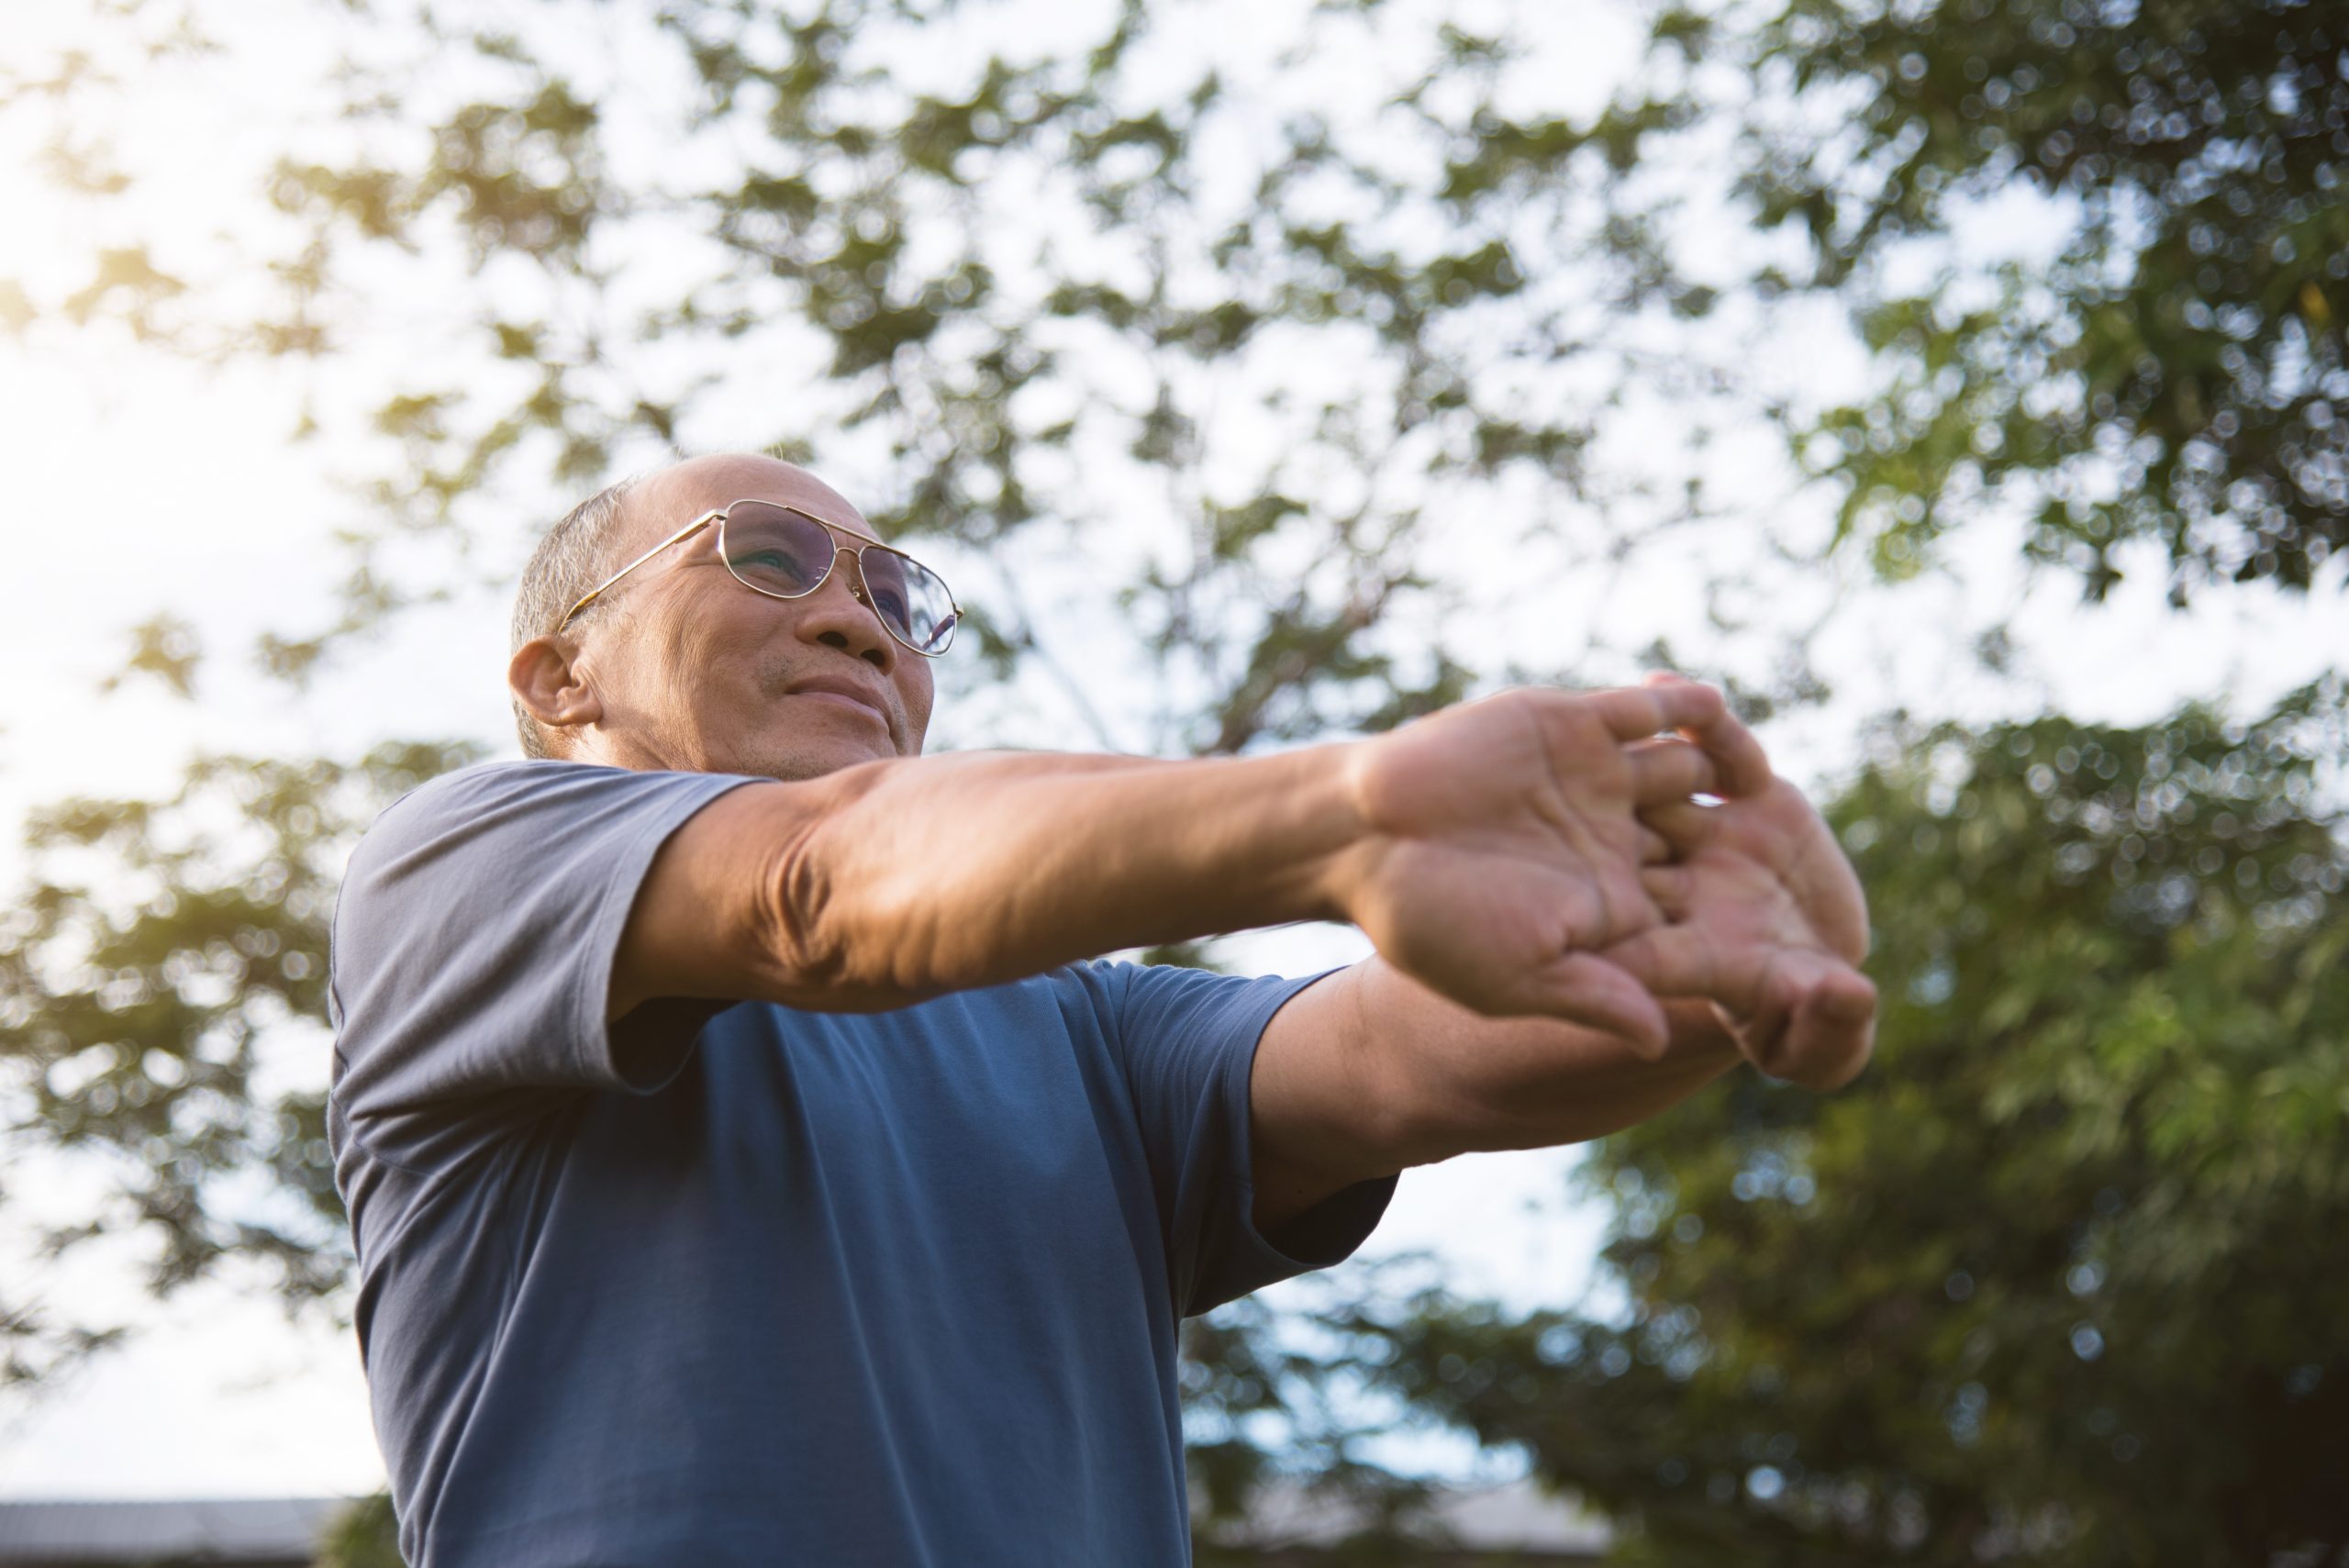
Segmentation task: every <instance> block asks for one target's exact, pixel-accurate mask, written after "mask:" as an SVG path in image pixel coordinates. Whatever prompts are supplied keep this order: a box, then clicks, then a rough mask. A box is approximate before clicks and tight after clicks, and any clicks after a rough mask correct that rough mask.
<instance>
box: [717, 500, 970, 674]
mask: <svg viewBox="0 0 2349 1568" xmlns="http://www.w3.org/2000/svg"><path fill="white" fill-rule="evenodd" d="M725 538H726V565H727V569H728V570H729V571H730V572H732V573H734V575H735V576H736V577H739V578H740V579H741V581H742V582H743V583H744V584H747V585H748V586H750V587H752V588H756V589H757V590H758V591H759V592H761V593H763V594H773V595H775V596H776V597H778V598H785V599H796V598H797V597H799V595H802V594H806V593H809V592H811V591H813V590H814V589H815V588H816V587H817V586H818V585H819V584H821V583H822V582H823V581H824V574H825V573H828V572H829V571H830V570H831V568H832V562H833V560H834V558H835V550H836V549H837V548H838V547H837V546H836V545H835V543H834V541H833V537H832V535H831V533H830V531H829V530H828V529H827V528H824V527H823V526H822V525H821V524H819V523H818V522H816V521H815V520H814V519H813V518H810V517H802V516H801V515H800V514H798V513H797V512H792V511H786V510H785V509H784V508H783V507H781V506H768V505H766V504H765V503H763V502H759V501H740V502H737V503H735V505H734V506H732V507H731V508H729V510H728V512H727V514H726V530H725ZM857 563H858V565H860V566H861V567H862V568H863V573H864V586H865V590H866V592H867V593H869V594H870V595H872V600H873V609H874V613H875V614H876V615H878V616H879V617H881V619H882V621H883V623H884V624H885V625H886V626H887V627H888V628H889V631H890V634H891V635H892V636H894V637H896V639H898V640H899V641H901V642H903V643H905V644H906V646H907V647H908V648H911V649H913V650H915V651H918V652H921V653H942V652H944V651H945V650H946V645H947V643H948V642H950V641H952V639H953V636H954V622H955V619H956V617H955V614H954V596H953V595H952V594H950V593H948V592H947V591H946V584H944V583H943V582H941V580H940V579H939V576H938V574H937V573H934V572H932V571H930V569H929V568H928V567H926V566H924V565H922V564H921V562H918V561H916V560H914V559H913V558H912V557H911V556H908V555H900V554H898V553H897V552H896V550H890V549H888V548H887V547H885V546H882V545H874V546H871V547H869V548H867V549H865V550H863V553H862V554H860V555H859V556H858V557H857Z"/></svg>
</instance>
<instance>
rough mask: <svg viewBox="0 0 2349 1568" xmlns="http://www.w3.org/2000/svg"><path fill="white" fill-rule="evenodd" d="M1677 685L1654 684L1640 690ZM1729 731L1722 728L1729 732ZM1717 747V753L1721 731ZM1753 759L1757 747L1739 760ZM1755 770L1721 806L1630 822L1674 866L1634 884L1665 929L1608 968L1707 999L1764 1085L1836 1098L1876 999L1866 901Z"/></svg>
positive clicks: (1803, 816) (1854, 879)
mask: <svg viewBox="0 0 2349 1568" xmlns="http://www.w3.org/2000/svg"><path fill="white" fill-rule="evenodd" d="M1680 684H1683V683H1679V682H1677V681H1676V680H1675V678H1674V677H1669V676H1666V677H1663V678H1661V679H1660V680H1657V681H1655V682H1654V683H1653V684H1652V685H1651V687H1650V688H1649V689H1651V690H1672V689H1675V687H1676V686H1678V685H1680ZM1731 723H1734V721H1733V720H1732V721H1731ZM1712 743H1713V745H1714V746H1715V747H1716V748H1725V747H1726V746H1727V745H1728V744H1729V743H1728V742H1727V741H1726V740H1723V739H1721V738H1720V734H1719V727H1717V732H1716V736H1715V738H1714V740H1713V742H1712ZM1759 757H1760V752H1759V749H1758V747H1757V748H1756V749H1755V750H1754V751H1753V753H1752V757H1751V759H1749V761H1752V760H1757V759H1759ZM1767 767H1768V764H1767V763H1766V762H1761V763H1760V768H1761V771H1760V772H1759V773H1756V772H1754V771H1753V769H1752V768H1751V767H1748V768H1746V769H1745V770H1744V771H1742V773H1740V775H1739V776H1737V777H1736V778H1735V779H1734V781H1733V783H1732V784H1731V785H1729V786H1726V787H1724V788H1723V789H1722V790H1721V791H1720V795H1721V803H1720V805H1718V806H1700V805H1698V804H1696V803H1695V802H1693V801H1689V800H1685V799H1684V800H1680V801H1676V802H1672V803H1669V804H1664V805H1659V806H1648V807H1645V808H1643V809H1642V812H1641V814H1640V815H1641V819H1642V821H1643V822H1645V823H1646V824H1647V825H1648V826H1649V827H1650V828H1653V829H1654V831H1655V832H1656V833H1657V834H1658V835H1659V836H1660V837H1661V838H1662V839H1663V840H1664V843H1665V844H1666V845H1667V846H1668V847H1669V850H1670V851H1671V855H1672V859H1671V861H1670V862H1668V863H1664V864H1651V865H1649V866H1647V867H1646V868H1644V870H1643V871H1642V885H1643V886H1644V888H1645V889H1646V891H1647V893H1648V895H1649V896H1650V897H1651V898H1652V899H1653V902H1654V903H1655V905H1656V906H1657V908H1658V909H1659V910H1660V911H1661V912H1662V913H1663V915H1664V918H1665V922H1666V923H1665V924H1663V925H1659V926H1655V927H1652V928H1650V929H1647V930H1645V931H1642V932H1639V933H1636V934H1634V935H1633V936H1631V937H1630V938H1628V939H1626V940H1624V941H1622V942H1620V943H1618V944H1616V945H1615V946H1613V947H1611V948H1609V950H1608V951H1607V953H1606V957H1607V958H1608V959H1609V960H1610V961H1612V962H1614V963H1616V964H1617V965H1618V966H1620V968H1621V969H1623V970H1625V971H1627V972H1628V973H1631V974H1634V975H1637V976H1638V977H1639V978H1640V979H1641V980H1642V982H1644V983H1645V984H1647V985H1648V986H1649V987H1650V989H1651V990H1652V991H1653V992H1654V993H1655V994H1656V995H1698V996H1703V997H1706V998H1708V999H1709V1000H1710V1001H1711V1002H1712V1003H1713V1004H1714V1006H1715V1010H1716V1012H1717V1013H1718V1014H1719V1015H1720V1018H1721V1021H1722V1024H1723V1026H1724V1027H1725V1028H1726V1029H1728V1030H1729V1031H1730V1033H1731V1037H1732V1038H1733V1039H1734V1040H1736V1041H1737V1043H1738V1047H1739V1049H1740V1050H1741V1051H1742V1052H1743V1053H1744V1055H1745V1056H1746V1057H1747V1059H1748V1060H1750V1061H1752V1062H1753V1063H1754V1065H1756V1066H1757V1067H1759V1068H1761V1069H1762V1070H1763V1071H1764V1072H1765V1073H1769V1074H1771V1075H1772V1076H1773V1077H1777V1078H1786V1079H1791V1080H1793V1081H1794V1082H1796V1083H1798V1084H1804V1085H1805V1086H1807V1087H1810V1088H1820V1089H1826V1088H1835V1087H1838V1086H1840V1085H1841V1084H1845V1083H1848V1082H1850V1081H1851V1080H1852V1079H1853V1078H1854V1077H1855V1076H1856V1075H1857V1074H1858V1073H1859V1072H1860V1070H1861V1069H1862V1068H1863V1067H1865V1065H1866V1064H1867V1059H1868V1053H1869V1051H1870V1050H1871V1049H1872V1047H1873V1044H1874V1041H1875V1035H1876V987H1875V986H1874V985H1873V984H1871V983H1870V982H1869V981H1868V979H1867V977H1866V976H1865V975H1864V974H1862V973H1860V972H1859V969H1858V967H1857V966H1858V964H1859V963H1860V962H1861V961H1862V960H1863V959H1865V957H1866V956H1867V947H1868V925H1867V902H1866V898H1865V895H1864V894H1863V893H1862V891H1861V888H1860V883H1859V878H1858V876H1857V875H1856V874H1855V873H1854V872H1853V870H1852V865H1851V862H1850V861H1848V860H1847V859H1845V858H1844V855H1843V851H1842V848H1841V847H1840V846H1839V845H1838V844H1837V843H1836V842H1835V839H1834V835H1833V834H1831V833H1830V832H1829V831H1828V828H1827V824H1826V823H1825V822H1823V821H1821V820H1820V816H1819V813H1818V812H1817V811H1815V810H1813V809H1812V808H1811V805H1810V803H1809V801H1808V800H1806V799H1804V798H1803V795H1802V793H1801V791H1799V790H1798V789H1796V788H1795V787H1794V786H1793V785H1792V784H1787V782H1786V781H1785V780H1783V779H1779V778H1776V777H1772V776H1769V774H1768V772H1767Z"/></svg>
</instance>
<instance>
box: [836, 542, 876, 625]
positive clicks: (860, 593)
mask: <svg viewBox="0 0 2349 1568" xmlns="http://www.w3.org/2000/svg"><path fill="white" fill-rule="evenodd" d="M843 555H845V556H847V557H848V577H847V583H848V591H849V592H850V593H852V594H854V595H856V602H857V603H858V604H860V605H863V606H864V607H865V608H866V609H868V610H870V609H872V608H873V596H872V595H869V594H867V593H866V592H865V591H864V562H862V561H860V560H858V559H857V552H856V551H855V550H852V549H850V548H849V547H848V546H847V545H844V544H836V545H834V546H832V564H833V565H834V566H838V565H839V564H840V563H841V556H843ZM874 613H875V614H878V613H879V612H878V611H875V612H874Z"/></svg>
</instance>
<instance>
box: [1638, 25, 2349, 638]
mask: <svg viewBox="0 0 2349 1568" xmlns="http://www.w3.org/2000/svg"><path fill="white" fill-rule="evenodd" d="M1657 37H1658V39H1659V41H1660V42H1661V43H1663V44H1664V45H1665V46H1666V47H1668V48H1672V49H1675V50H1681V51H1685V55H1686V58H1687V61H1688V63H1689V68H1690V70H1691V72H1692V74H1693V76H1694V79H1695V80H1696V81H1697V82H1698V83H1703V82H1705V81H1707V80H1708V79H1709V78H1713V77H1715V75H1716V73H1718V72H1723V71H1727V72H1732V73H1733V74H1734V77H1735V79H1736V80H1737V82H1738V85H1737V86H1735V87H1733V88H1731V89H1728V90H1727V91H1726V94H1725V97H1724V101H1730V100H1733V101H1735V102H1736V104H1737V108H1736V113H1737V114H1738V116H1739V117H1740V119H1741V120H1742V142H1741V145H1740V150H1739V153H1738V157H1737V164H1738V172H1739V176H1740V181H1741V184H1742V191H1743V194H1744V195H1745V197H1746V199H1747V200H1748V201H1749V202H1750V203H1751V204H1752V212H1753V217H1754V220H1755V221H1756V222H1757V223H1758V224H1759V225H1761V226H1762V227H1764V228H1783V229H1785V230H1788V231H1792V232H1794V233H1796V234H1798V235H1799V236H1800V238H1801V239H1802V242H1803V250H1802V254H1803V258H1804V259H1803V261H1802V262H1801V264H1799V265H1798V266H1795V267H1792V268H1787V269H1780V270H1776V271H1773V272H1766V273H1765V274H1764V275H1763V276H1762V277H1761V279H1760V280H1759V281H1760V282H1761V283H1763V284H1765V286H1780V287H1787V288H1798V287H1825V288H1833V289H1837V290H1839V291H1841V292H1842V294H1843V295H1844V296H1845V297H1846V298H1847V299H1849V300H1850V301H1851V302H1852V303H1853V305H1854V307H1855V308H1856V310H1857V312H1858V315H1859V317H1860V322H1861V326H1862V329H1863V332H1864V334H1865V339H1866V340H1867V343H1868V345H1869V347H1870V348H1871V349H1872V350H1875V354H1876V361H1877V363H1878V365H1879V366H1880V367H1881V370H1882V377H1881V380H1880V383H1879V384H1878V386H1877V388H1876V390H1875V391H1874V392H1873V393H1872V394H1871V395H1869V396H1868V398H1867V399H1866V400H1865V402H1861V403H1856V404H1853V405H1850V406H1842V407H1836V408H1832V409H1830V410H1829V411H1827V412H1826V413H1825V415H1824V416H1823V417H1820V418H1819V419H1818V420H1817V422H1816V424H1815V426H1814V427H1813V428H1812V429H1811V432H1810V434H1811V435H1812V437H1813V438H1814V439H1812V441H1811V443H1810V450H1812V451H1813V453H1814V454H1815V455H1816V460H1817V466H1818V467H1819V469H1820V472H1822V473H1827V474H1829V475H1831V476H1832V477H1833V478H1834V479H1835V480H1836V481H1837V482H1838V483H1839V484H1841V485H1842V486H1843V489H1844V495H1845V500H1844V503H1843V510H1842V523H1843V527H1844V528H1845V529H1846V530H1847V531H1848V532H1850V533H1853V534H1856V535H1861V536H1864V537H1865V538H1866V539H1869V540H1870V541H1871V543H1872V544H1873V546H1874V548H1875V550H1876V552H1877V557H1878V560H1879V562H1880V563H1882V564H1883V565H1885V566H1886V567H1887V568H1888V569H1890V570H1893V571H1895V572H1905V571H1909V570H1913V569H1914V567H1915V565H1916V564H1917V562H1919V561H1920V559H1921V558H1922V556H1923V554H1924V552H1925V550H1926V549H1927V547H1928V546H1929V545H1930V544H1931V542H1932V540H1933V539H1935V538H1936V537H1937V536H1939V535H1940V534H1942V533H1943V532H1944V531H1946V530H1948V529H1950V528H1962V527H1964V526H1965V521H1966V519H1968V518H1969V517H1977V516H1979V515H1980V514H1981V513H1982V511H1983V509H1984V507H1985V505H1986V503H1987V502H1991V501H1997V502H2000V503H2004V504H2007V505H2010V506H2017V507H2019V508H2021V509H2023V510H2024V511H2026V512H2028V513H2029V514H2030V515H2031V517H2032V523H2031V528H2030V543H2031V549H2032V551H2033V552H2034V553H2035V554H2037V555H2039V556H2041V557H2043V558H2044V559H2046V560H2048V561H2051V562H2059V563H2061V564H2062V565H2063V566H2065V567H2067V568H2069V569H2071V570H2073V571H2075V572H2076V573H2078V574H2079V575H2080V577H2081V578H2082V580H2083V582H2084V584H2085V585H2086V587H2087V590H2088V592H2089V594H2090V595H2092V596H2099V597H2100V596H2101V595H2103V594H2104V593H2105V592H2106V591H2107V590H2109V589H2110V586H2111V584H2113V583H2114V582H2115V581H2116V580H2117V579H2118V577H2119V575H2120V567H2119V565H2118V563H2117V562H2115V560H2114V552H2115V551H2116V550H2117V549H2118V548H2119V547H2120V546H2121V545H2122V544H2124V543H2126V542H2127V541H2131V540H2135V539H2150V540H2155V541H2158V542H2159V543H2160V544H2161V545H2162V546H2163V547H2164V548H2165V550H2166V551H2167V553H2168V556H2169V559H2170V562H2171V567H2172V577H2171V592H2172V595H2173V596H2174V597H2176V598H2178V599H2180V600H2183V599H2184V598H2185V597H2186V596H2187V595H2188V591H2189V589H2190V587H2191V586H2192V585H2193V584H2195V583H2197V582H2208V581H2210V580H2213V579H2230V578H2231V579H2233V580H2236V581H2249V580H2254V579H2255V580H2261V581H2266V582H2271V583H2275V584H2280V585H2283V586H2286V587H2290V588H2306V587H2308V586H2309V584H2310V578H2311V576H2312V575H2313V574H2314V573H2315V572H2316V571H2317V569H2318V568H2319V567H2321V565H2322V564H2323V563H2324V562H2325V561H2326V560H2327V559H2328V558H2329V557H2330V556H2331V555H2332V553H2334V552H2335V551H2337V550H2340V549H2342V547H2343V544H2344V542H2349V420H2345V419H2343V417H2341V416H2340V415H2339V413H2338V412H2337V410H2339V409H2340V407H2341V406H2343V403H2344V402H2349V340H2344V338H2343V328H2344V320H2343V318H2344V317H2349V71H2343V68H2342V61H2343V52H2344V50H2349V15H2344V13H2343V11H2342V9H2341V7H2340V6H2338V5H2335V4H2330V3H2328V0H1939V3H1935V4H1920V3H1918V0H1856V3H1855V0H1768V3H1765V4H1763V5H1759V6H1752V5H1742V4H1734V3H1732V4H1727V5H1721V6H1678V5H1675V6H1671V7H1669V8H1668V9H1666V10H1665V11H1664V13H1663V16H1662V19H1661V21H1660V23H1659V25H1658V28H1657ZM1682 113H1683V114H1684V115H1685V114H1686V113H1687V110H1686V109H1685V108H1684V109H1683V110H1682ZM2018 191H2024V192H2030V193H2032V194H2034V195H2039V196H2042V197H2045V198H2048V200H2047V202H2046V203H2044V204H2039V205H2037V206H2034V205H2032V204H2023V203H2016V202H2014V201H2012V200H2011V199H2010V198H2011V197H2012V195H2014V194H2015V193H2016V192H2018ZM1962 225H1971V226H1972V227H1973V228H1974V229H1975V230H1976V235H1977V238H1976V242H1975V244H1974V245H1973V246H1972V247H1971V249H1972V250H1973V252H1974V254H1975V255H1977V256H1978V255H1980V254H1982V253H1983V252H1984V251H1985V250H1990V251H1993V252H1995V251H1997V250H2000V249H2006V250H2009V251H2011V252H2017V254H2011V255H2009V256H2008V257H2005V258H2002V259H1998V260H1995V261H1987V262H1983V261H1970V260H1967V259H1966V257H1965V253H1964V251H1963V250H1961V248H1959V247H1955V246H1952V245H1949V244H1946V243H1940V244H1936V243H1932V242H1933V241H1937V240H1946V239H1947V238H1948V237H1949V235H1950V234H1951V232H1952V230H1953V228H1957V227H1959V226H1962ZM2034 228H2054V229H2055V230H2056V231H2057V237H2056V239H2055V240H2054V245H2053V249H2052V251H2051V252H2050V253H2048V254H2047V255H2045V256H2044V257H2042V256H2041V255H2039V254H2036V253H2035V252H2037V251H2038V250H2040V249H2041V247H2039V246H2038V245H2036V244H2034V243H2032V239H2031V230H2032V229H2034ZM2018 230H2020V231H2021V233H2020V235H2018V233H2017V231H2018ZM2017 239H2021V243H2020V244H2017V243H2015V241H2016V240H2017ZM1920 274H1921V275H1920Z"/></svg>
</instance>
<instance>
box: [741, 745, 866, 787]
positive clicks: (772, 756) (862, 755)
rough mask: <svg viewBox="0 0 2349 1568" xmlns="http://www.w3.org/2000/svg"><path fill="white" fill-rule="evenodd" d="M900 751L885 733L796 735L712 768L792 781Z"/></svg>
mask: <svg viewBox="0 0 2349 1568" xmlns="http://www.w3.org/2000/svg"><path fill="white" fill-rule="evenodd" d="M896 755H897V751H896V748H895V747H893V746H891V745H890V744H889V742H888V740H887V738H886V737H884V736H880V735H875V736H874V737H873V738H872V739H870V740H861V739H859V738H858V737H855V736H852V735H837V736H835V735H823V736H817V735H806V734H802V735H796V736H794V737H792V738H791V740H789V741H788V742H787V743H785V744H783V745H779V746H776V747H774V748H772V749H769V748H762V749H761V750H760V751H759V752H758V753H757V754H755V755H750V756H745V757H743V758H741V759H740V761H739V762H736V763H734V764H733V765H730V766H727V767H721V768H718V769H715V770H713V771H715V772H718V773H747V774H749V775H750V776H751V777H753V778H767V779H781V780H783V781H784V782H785V783H786V784H788V783H792V782H794V781H796V780H800V779H818V778H822V777H823V776H824V775H825V774H826V773H839V772H840V771H841V769H842V768H852V767H855V766H856V765H857V764H858V763H860V762H887V761H889V760H890V759H892V758H894V757H896Z"/></svg>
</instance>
